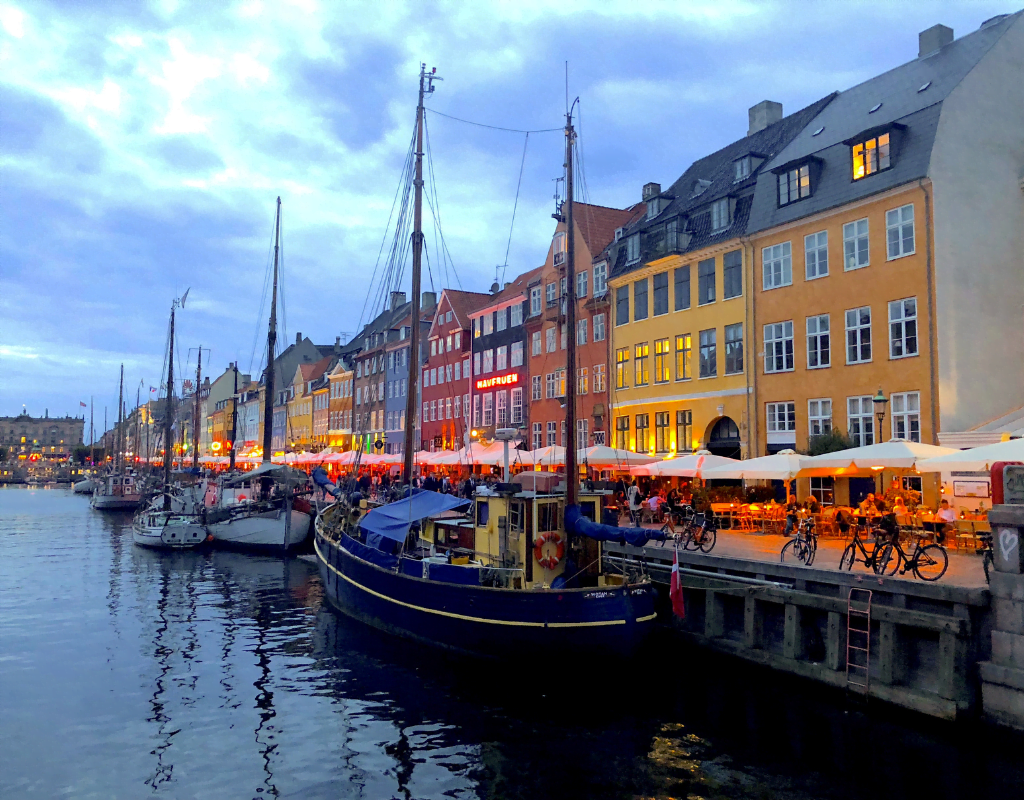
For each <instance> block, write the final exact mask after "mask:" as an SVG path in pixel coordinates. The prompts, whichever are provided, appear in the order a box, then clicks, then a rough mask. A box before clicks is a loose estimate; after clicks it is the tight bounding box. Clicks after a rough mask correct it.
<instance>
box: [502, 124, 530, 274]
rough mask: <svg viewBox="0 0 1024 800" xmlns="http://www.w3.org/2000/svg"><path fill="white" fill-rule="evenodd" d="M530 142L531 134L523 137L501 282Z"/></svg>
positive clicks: (510, 243)
mask: <svg viewBox="0 0 1024 800" xmlns="http://www.w3.org/2000/svg"><path fill="white" fill-rule="evenodd" d="M529 143H530V134H528V133H527V134H526V136H525V137H524V138H523V158H522V160H521V161H520V162H519V182H518V183H517V184H516V200H515V202H514V203H513V204H512V224H511V225H509V228H508V244H507V245H506V246H505V262H504V264H502V267H501V282H502V283H505V270H507V269H508V254H509V251H510V250H511V249H512V231H513V230H514V229H515V226H516V209H517V208H519V190H520V188H521V187H522V185H523V167H525V166H526V146H527V145H528V144H529Z"/></svg>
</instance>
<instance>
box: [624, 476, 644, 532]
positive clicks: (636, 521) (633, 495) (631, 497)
mask: <svg viewBox="0 0 1024 800" xmlns="http://www.w3.org/2000/svg"><path fill="white" fill-rule="evenodd" d="M626 501H627V502H628V503H629V519H630V522H632V523H633V525H634V526H635V527H637V528H639V527H640V503H641V497H640V487H639V486H637V483H636V478H633V480H632V482H631V483H630V484H629V488H628V489H626Z"/></svg>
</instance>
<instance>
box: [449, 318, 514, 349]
mask: <svg viewBox="0 0 1024 800" xmlns="http://www.w3.org/2000/svg"><path fill="white" fill-rule="evenodd" d="M496 316H497V320H496V321H497V324H496V325H495V327H494V329H495V330H498V331H503V330H505V328H507V327H508V309H507V308H502V309H500V310H499V311H498V312H497V313H496ZM448 349H449V350H451V349H452V348H451V342H450V341H449V342H448Z"/></svg>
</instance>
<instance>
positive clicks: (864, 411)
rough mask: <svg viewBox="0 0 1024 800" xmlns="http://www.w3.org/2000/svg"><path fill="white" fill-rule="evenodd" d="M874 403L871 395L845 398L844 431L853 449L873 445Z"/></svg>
mask: <svg viewBox="0 0 1024 800" xmlns="http://www.w3.org/2000/svg"><path fill="white" fill-rule="evenodd" d="M873 415H874V403H873V402H872V400H871V395H865V396H864V397H847V398H846V429H847V431H848V432H849V434H850V439H851V440H852V441H853V445H854V447H861V446H863V445H866V444H874V443H875V418H874V416H873Z"/></svg>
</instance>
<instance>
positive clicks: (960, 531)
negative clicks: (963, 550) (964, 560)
mask: <svg viewBox="0 0 1024 800" xmlns="http://www.w3.org/2000/svg"><path fill="white" fill-rule="evenodd" d="M974 525H975V523H974V522H972V521H971V520H969V519H958V520H957V521H956V536H954V538H953V543H954V545H955V546H956V549H957V550H959V549H960V545H961V544H962V545H963V546H964V547H966V546H967V545H970V546H971V547H973V548H974V551H975V552H977V550H978V534H977V533H975V532H974Z"/></svg>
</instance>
